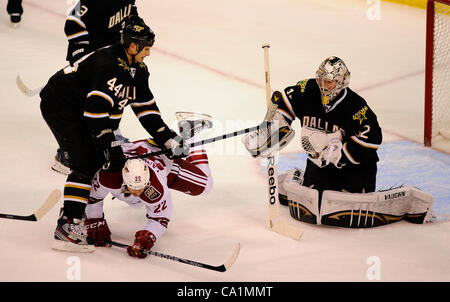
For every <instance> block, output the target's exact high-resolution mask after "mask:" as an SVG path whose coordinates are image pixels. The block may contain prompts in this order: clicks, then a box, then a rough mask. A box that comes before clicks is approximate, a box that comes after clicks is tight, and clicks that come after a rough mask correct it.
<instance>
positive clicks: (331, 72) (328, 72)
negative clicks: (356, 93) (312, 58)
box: [316, 56, 350, 104]
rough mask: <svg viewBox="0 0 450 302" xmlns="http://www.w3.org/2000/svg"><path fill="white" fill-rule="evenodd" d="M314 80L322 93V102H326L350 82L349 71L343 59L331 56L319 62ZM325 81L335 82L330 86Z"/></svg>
mask: <svg viewBox="0 0 450 302" xmlns="http://www.w3.org/2000/svg"><path fill="white" fill-rule="evenodd" d="M316 81H317V84H318V85H319V88H320V93H321V94H322V103H323V104H328V103H329V102H330V101H331V100H333V99H334V98H335V97H336V96H337V95H338V94H339V93H340V92H341V90H342V89H344V88H345V87H347V86H348V84H349V83H350V71H349V70H348V68H347V66H346V65H345V63H344V61H342V60H341V59H339V58H338V57H335V56H331V57H329V58H327V59H326V60H325V61H323V62H322V64H320V66H319V69H318V70H317V72H316ZM326 81H333V82H336V85H335V86H334V87H332V88H330V87H328V86H327V84H326V83H325V82H326Z"/></svg>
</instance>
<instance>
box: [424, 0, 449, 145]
mask: <svg viewBox="0 0 450 302" xmlns="http://www.w3.org/2000/svg"><path fill="white" fill-rule="evenodd" d="M425 64H426V66H425V125H424V126H425V127H424V129H425V133H424V144H425V145H426V146H431V144H432V140H433V138H436V137H437V136H443V137H445V138H446V139H450V0H428V4H427V34H426V63H425Z"/></svg>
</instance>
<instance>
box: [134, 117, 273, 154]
mask: <svg viewBox="0 0 450 302" xmlns="http://www.w3.org/2000/svg"><path fill="white" fill-rule="evenodd" d="M266 125H267V123H266V122H265V121H264V122H262V123H261V124H259V125H258V126H254V127H250V128H246V129H242V130H238V131H234V132H230V133H227V134H223V135H219V136H216V137H212V138H208V139H204V140H202V141H198V142H195V143H192V144H190V145H189V147H191V148H192V147H196V146H200V145H206V144H210V143H213V142H217V141H220V140H223V139H227V138H230V137H235V136H238V135H241V134H245V133H249V132H252V131H256V130H258V129H260V128H264V127H266ZM167 151H168V150H167V149H161V150H160V151H155V152H151V153H146V154H141V155H137V156H132V157H128V159H134V158H146V157H150V156H156V155H160V154H164V153H166V152H167Z"/></svg>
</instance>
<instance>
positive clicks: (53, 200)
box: [34, 189, 62, 220]
mask: <svg viewBox="0 0 450 302" xmlns="http://www.w3.org/2000/svg"><path fill="white" fill-rule="evenodd" d="M61 195H62V193H61V191H60V190H58V189H55V190H53V191H52V192H51V193H50V195H49V196H48V197H47V200H46V201H45V202H44V204H43V205H42V206H41V207H40V208H39V209H38V210H37V211H36V213H35V214H34V216H35V217H36V220H39V219H41V218H42V217H44V215H45V214H47V213H48V211H50V210H51V208H53V206H54V205H55V204H57V203H58V201H59V199H60V198H61Z"/></svg>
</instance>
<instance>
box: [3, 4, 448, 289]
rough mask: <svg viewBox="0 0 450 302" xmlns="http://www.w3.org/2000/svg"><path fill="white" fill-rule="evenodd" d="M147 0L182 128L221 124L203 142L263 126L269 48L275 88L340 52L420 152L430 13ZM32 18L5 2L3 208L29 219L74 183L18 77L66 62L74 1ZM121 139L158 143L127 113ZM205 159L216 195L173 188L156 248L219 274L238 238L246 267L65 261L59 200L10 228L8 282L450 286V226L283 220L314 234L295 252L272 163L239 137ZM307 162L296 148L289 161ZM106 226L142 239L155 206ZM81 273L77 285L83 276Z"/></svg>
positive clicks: (159, 67) (117, 215) (119, 259)
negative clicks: (274, 194) (193, 114)
mask: <svg viewBox="0 0 450 302" xmlns="http://www.w3.org/2000/svg"><path fill="white" fill-rule="evenodd" d="M136 2H137V5H138V10H139V13H140V15H141V16H142V17H143V18H144V19H145V20H146V22H147V24H149V25H150V27H151V28H152V29H153V30H154V31H155V33H156V43H155V46H154V47H153V48H152V53H151V56H150V57H149V58H147V59H146V63H147V65H148V66H149V70H150V74H151V75H150V88H151V90H152V92H153V94H154V95H155V97H156V99H157V102H158V105H159V108H160V110H161V112H162V115H163V118H164V119H165V120H166V121H167V123H168V124H169V125H171V126H172V127H175V125H176V124H175V115H174V113H175V112H176V111H197V112H204V113H208V114H211V115H212V116H213V117H214V122H215V125H214V130H210V131H205V135H204V137H205V138H207V137H212V136H215V135H219V134H222V133H224V132H228V131H234V130H239V129H242V128H245V127H248V126H253V125H255V124H257V123H258V122H259V121H260V120H261V119H262V118H263V117H264V114H265V90H264V61H263V51H262V49H261V45H262V43H265V42H268V43H270V44H271V47H270V50H269V55H270V72H271V84H272V89H282V88H284V87H286V86H289V85H293V84H295V83H296V82H297V81H299V80H302V79H306V78H310V77H314V74H315V71H316V69H317V67H318V65H319V64H320V62H321V61H322V60H323V59H325V58H326V57H328V56H330V55H336V56H339V57H341V58H342V59H343V60H344V61H345V62H346V63H347V65H348V66H349V69H350V71H351V73H352V80H351V83H350V87H352V88H353V89H354V90H356V91H358V92H359V93H360V94H361V95H362V96H363V97H364V98H365V99H366V100H367V102H368V104H369V105H370V106H371V108H372V109H373V110H374V111H375V113H376V114H377V116H378V119H379V122H380V125H381V127H382V128H383V136H384V142H385V143H388V142H396V141H410V142H417V143H420V142H421V141H422V135H423V122H422V121H423V95H424V60H425V45H424V43H425V11H424V10H421V9H416V8H412V7H408V6H401V5H397V4H393V3H386V2H382V3H381V8H380V11H379V12H380V15H379V19H378V20H376V19H375V20H370V19H371V18H369V17H368V12H369V11H370V9H371V7H370V4H368V2H366V1H357V0H346V1H344V0H342V1H332V0H329V1H326V0H277V1H275V0H239V1H237V0H234V1H233V0H232V1H218V0H196V1H182V0H177V1H152V0H146V1H143V0H141V1H139V0H138V1H136ZM23 6H24V10H25V13H24V14H23V16H22V19H23V20H22V22H21V23H20V25H19V27H18V28H16V29H14V28H13V27H12V26H11V24H10V22H9V16H8V15H7V14H6V12H5V11H6V0H1V1H0V9H1V10H0V43H1V45H2V47H1V48H0V52H1V55H2V56H1V57H2V58H3V61H2V63H1V68H0V81H1V89H0V100H1V101H0V140H1V148H0V167H1V171H0V188H1V192H2V198H1V201H0V212H1V213H11V214H18V215H26V214H31V213H32V212H33V211H34V210H35V209H37V208H38V207H39V206H40V205H41V204H42V202H43V201H44V199H45V198H46V197H47V195H48V194H49V192H50V191H51V190H53V189H55V188H59V189H61V190H62V188H63V185H64V181H65V177H64V176H62V175H60V174H57V173H55V172H53V171H51V170H50V166H51V164H52V162H53V156H54V154H55V151H56V148H57V145H56V141H55V139H54V138H53V136H52V134H51V132H50V130H49V129H48V128H47V126H46V124H45V122H44V120H43V119H42V117H41V113H40V109H39V97H38V96H35V97H32V98H29V97H26V96H24V95H23V94H21V92H20V91H19V90H18V89H17V87H16V84H15V78H16V75H17V74H20V75H21V77H22V78H23V80H24V81H25V82H26V84H27V85H29V86H30V87H32V88H36V87H39V86H42V85H44V84H45V83H46V82H47V80H48V78H49V77H50V76H51V75H52V74H53V73H54V72H56V71H57V70H58V69H60V68H62V67H64V66H65V65H66V62H65V56H66V48H67V42H66V37H65V35H64V31H63V26H64V18H65V14H66V11H67V9H68V7H69V5H68V3H67V2H66V1H64V0H46V1H38V0H25V1H24V3H23ZM369 16H370V14H369ZM298 128H299V125H298V121H297V122H296V123H295V125H294V129H295V130H296V131H299V129H298ZM121 129H122V133H123V134H124V135H125V136H128V137H130V138H131V139H140V138H144V137H146V136H147V134H146V132H145V130H144V129H143V128H142V127H141V126H140V124H139V123H138V121H137V118H135V117H134V115H133V113H132V111H131V110H130V109H129V108H128V109H126V110H125V114H124V118H123V120H122V123H121ZM298 133H299V132H298ZM383 147H384V146H383ZM386 148H389V147H388V144H386ZM207 150H208V152H209V159H210V165H211V169H212V173H213V177H214V188H213V190H212V192H211V193H210V194H209V195H207V196H204V197H190V196H187V195H184V194H181V193H179V192H173V197H174V215H173V219H172V221H171V222H170V224H169V229H168V231H167V233H166V234H165V235H164V236H163V237H162V238H161V240H159V241H158V242H157V244H156V245H155V247H154V250H155V251H161V252H164V253H167V254H172V255H176V256H179V257H183V258H189V259H192V260H197V261H201V262H206V263H209V264H213V265H219V264H222V263H223V261H225V260H226V259H227V258H228V256H229V255H231V253H232V251H233V248H234V245H235V244H236V243H238V242H239V243H240V244H241V246H242V247H241V252H240V255H239V257H238V258H237V261H236V263H235V264H234V265H233V266H232V267H231V269H230V270H229V271H227V272H225V273H218V272H213V271H208V270H203V269H200V268H195V267H190V266H186V265H184V264H180V263H176V262H171V261H168V260H165V259H160V258H154V257H148V258H147V259H144V260H137V259H132V258H130V257H128V256H127V255H126V253H125V252H124V251H123V250H120V249H116V248H111V249H106V248H98V249H97V250H96V251H95V252H94V253H91V254H72V253H62V252H56V251H53V250H52V249H51V248H50V246H51V243H52V238H53V231H54V229H55V227H56V220H57V216H58V212H59V208H60V206H61V205H62V201H60V203H59V204H58V205H57V206H55V207H54V208H53V209H52V210H51V211H50V212H49V213H48V214H47V215H46V216H45V217H44V218H43V219H42V220H41V221H39V222H37V223H36V222H22V221H14V220H6V219H2V220H0V245H1V248H0V267H1V270H0V281H62V282H64V281H86V282H89V281H106V282H108V281H126V282H128V281H130V282H150V281H152V282H168V281H171V282H184V281H188V282H229V281H235V282H263V281H267V282H280V281H285V282H302V281H318V282H322V281H362V282H364V281H368V282H369V281H385V282H390V281H447V282H448V281H450V240H449V237H450V236H449V234H450V222H449V220H448V216H447V219H441V220H439V221H437V222H435V223H428V224H425V225H414V224H410V223H407V222H403V221H402V222H397V223H393V224H390V225H387V226H383V227H377V228H373V229H359V230H357V229H356V230H354V229H342V228H333V227H323V226H315V225H309V224H306V223H302V222H298V221H295V220H293V219H292V218H291V217H290V216H289V213H288V209H287V208H282V209H281V210H282V213H281V214H282V216H283V218H284V219H285V221H287V222H288V223H290V224H292V225H294V226H296V227H299V228H301V229H303V230H304V235H303V238H302V239H301V240H300V241H294V240H292V239H289V238H286V237H282V236H280V235H278V234H276V233H274V232H271V231H270V230H269V228H268V206H267V188H266V183H265V178H264V176H263V173H262V172H261V167H260V162H259V161H257V160H254V159H252V158H251V156H250V155H249V154H247V153H246V151H245V149H244V147H243V146H242V144H241V142H240V138H235V139H228V140H226V141H223V142H220V143H215V144H211V145H209V146H208V148H207ZM298 151H300V142H299V139H298V138H296V139H294V141H293V142H292V143H291V144H290V145H289V146H288V147H286V149H284V150H283V151H282V152H281V153H282V154H281V155H282V156H283V155H286V154H292V153H293V152H298ZM434 151H436V152H439V154H440V156H442V158H443V160H442V161H441V164H440V165H439V166H438V168H436V169H434V170H432V171H431V174H432V177H433V178H435V179H439V180H440V181H441V182H442V184H443V185H442V187H441V190H443V191H444V193H445V192H447V196H448V191H449V190H450V184H449V178H450V177H449V169H450V168H449V167H450V164H449V155H448V154H449V153H450V148H449V147H448V146H446V145H445V143H443V144H442V145H439V146H437V150H434ZM398 152H401V150H400V149H399V151H398ZM427 156H428V155H427ZM408 159H409V157H408V156H406V157H403V160H402V161H401V162H399V163H398V164H397V165H395V166H394V167H393V169H398V170H399V173H398V177H399V178H400V177H401V176H402V173H401V172H400V170H403V168H405V169H406V168H408V167H411V166H414V165H415V164H416V163H417V161H420V160H421V158H420V156H412V157H411V158H410V159H409V160H408ZM382 160H383V159H382ZM402 165H403V166H402ZM439 167H440V168H441V169H439ZM391 172H392V171H391ZM391 176H392V175H391ZM416 176H417V175H416ZM418 176H419V177H418V179H419V180H418V182H419V184H418V185H419V186H420V174H419V175H418ZM426 177H427V181H428V180H429V178H428V177H429V174H427V176H426ZM394 178H395V171H394ZM424 178H425V176H424ZM384 181H387V180H386V179H379V183H383V182H384ZM389 181H390V180H389ZM424 181H425V179H424ZM396 183H397V184H399V183H402V179H398V181H397V182H396ZM445 202H447V208H446V209H447V211H448V200H447V201H444V205H445ZM444 209H445V208H444ZM444 212H445V210H444ZM443 214H446V213H443ZM105 215H106V218H107V220H108V224H109V226H110V229H111V231H112V233H113V235H112V238H113V239H114V240H116V241H120V242H124V243H131V242H132V239H133V237H134V233H135V232H136V231H137V230H139V229H140V228H141V227H142V226H143V225H144V224H145V222H146V218H145V212H144V209H135V208H130V207H128V206H127V205H126V204H124V203H122V202H120V201H117V200H110V199H108V200H107V201H106V206H105ZM447 215H448V212H447ZM74 257H75V258H74ZM77 257H78V258H77ZM77 261H78V262H77ZM76 263H79V265H80V266H79V268H80V270H79V272H80V274H79V275H74V274H73V272H74V271H73V268H74V264H76ZM374 265H377V269H378V271H377V272H378V274H375V275H374V274H373V272H374V271H373V269H374Z"/></svg>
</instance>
